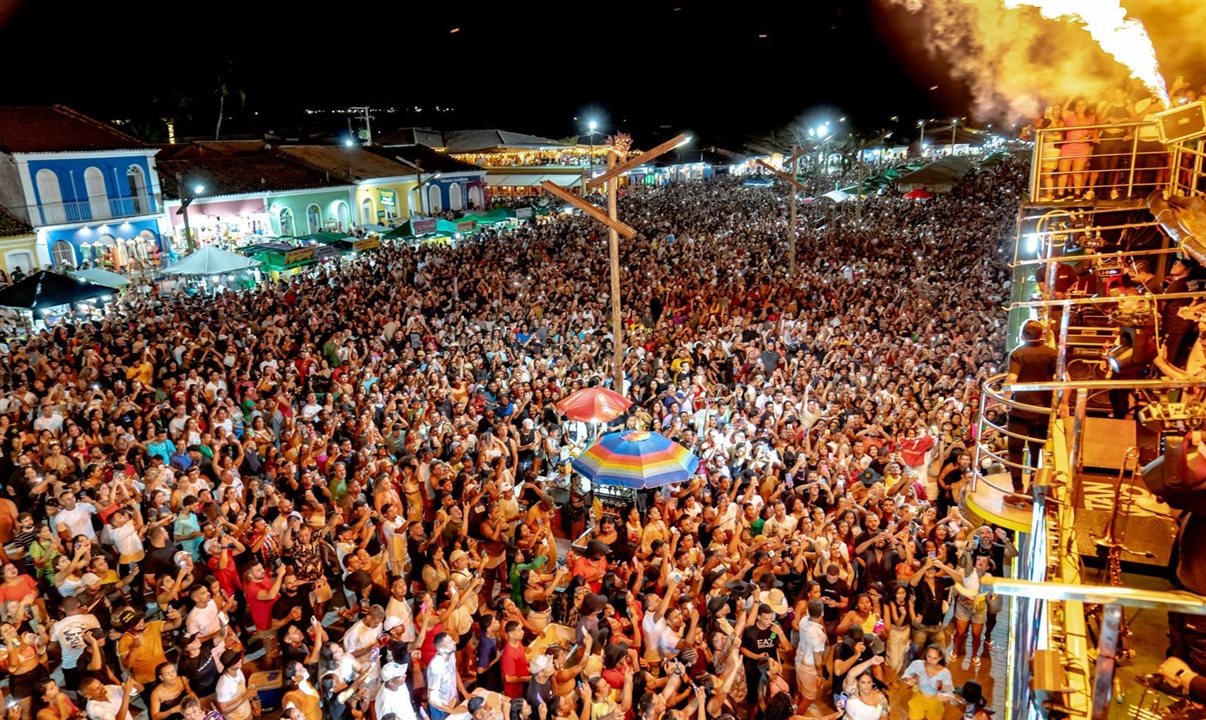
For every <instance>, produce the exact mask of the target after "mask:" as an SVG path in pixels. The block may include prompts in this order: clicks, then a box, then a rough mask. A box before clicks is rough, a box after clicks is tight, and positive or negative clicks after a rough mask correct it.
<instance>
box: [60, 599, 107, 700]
mask: <svg viewBox="0 0 1206 720" xmlns="http://www.w3.org/2000/svg"><path fill="white" fill-rule="evenodd" d="M63 612H65V613H67V615H66V617H64V618H63V619H62V620H58V621H56V622H55V623H54V625H52V626H51V627H50V643H51V644H52V645H55V644H57V645H58V646H59V649H60V651H61V656H62V667H63V678H64V681H65V683H66V685H67V687H79V686H80V677H81V676H80V672H79V671H78V670H77V668H78V665H79V661H80V657H81V656H82V655H83V654H84V649H85V648H87V647H88V640H87V639H86V638H85V634H86V633H87V632H88V631H90V630H95V629H97V628H99V627H100V621H99V620H97V619H96V616H95V615H93V614H92V613H87V612H84V608H82V607H80V601H79V600H77V599H76V598H74V597H68V598H64V599H63Z"/></svg>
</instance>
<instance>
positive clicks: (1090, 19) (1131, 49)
mask: <svg viewBox="0 0 1206 720" xmlns="http://www.w3.org/2000/svg"><path fill="white" fill-rule="evenodd" d="M1022 5H1028V6H1031V7H1035V8H1038V10H1039V13H1040V14H1042V16H1043V17H1045V18H1047V19H1049V20H1072V21H1076V22H1080V23H1082V24H1083V25H1084V26H1085V30H1087V31H1088V33H1089V35H1091V36H1092V37H1093V39H1094V40H1096V41H1097V44H1098V45H1100V46H1101V49H1102V50H1104V51H1106V52H1107V53H1109V54H1110V55H1111V56H1113V58H1114V59H1115V60H1117V61H1118V62H1119V63H1121V64H1122V65H1123V66H1125V67H1126V68H1127V69H1128V70H1130V72H1131V77H1133V78H1135V79H1136V80H1139V81H1140V82H1142V83H1143V84H1144V85H1146V86H1147V88H1148V89H1149V90H1151V91H1152V93H1154V94H1155V95H1156V97H1158V98H1160V99H1161V100H1162V101H1163V102H1164V106H1165V107H1168V106H1169V105H1170V103H1169V99H1168V87H1167V86H1166V85H1165V83H1164V76H1163V75H1161V74H1160V63H1159V61H1158V60H1157V59H1156V49H1155V48H1154V47H1153V46H1152V39H1151V37H1149V36H1148V34H1147V29H1146V28H1145V27H1143V23H1142V22H1140V21H1139V20H1138V19H1136V18H1128V17H1127V13H1126V9H1125V8H1123V7H1122V2H1121V0H1088V2H1085V1H1084V0H1005V7H1007V8H1009V9H1011V10H1012V9H1015V8H1017V7H1019V6H1022Z"/></svg>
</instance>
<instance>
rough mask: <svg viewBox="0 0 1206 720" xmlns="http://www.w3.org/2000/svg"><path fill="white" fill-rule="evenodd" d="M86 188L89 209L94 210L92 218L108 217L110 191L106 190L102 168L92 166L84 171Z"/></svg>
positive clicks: (102, 218) (101, 218)
mask: <svg viewBox="0 0 1206 720" xmlns="http://www.w3.org/2000/svg"><path fill="white" fill-rule="evenodd" d="M84 189H85V190H86V191H87V193H88V209H89V210H90V211H92V217H91V219H92V220H104V219H106V218H108V217H109V216H110V215H111V213H110V212H109V193H108V191H106V190H105V176H104V173H102V172H101V171H100V170H98V169H97V168H94V167H90V168H88V169H87V170H85V171H84Z"/></svg>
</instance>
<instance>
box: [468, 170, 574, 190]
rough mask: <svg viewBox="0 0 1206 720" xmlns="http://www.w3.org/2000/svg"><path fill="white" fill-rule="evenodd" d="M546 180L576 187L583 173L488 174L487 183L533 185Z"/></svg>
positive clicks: (499, 185)
mask: <svg viewBox="0 0 1206 720" xmlns="http://www.w3.org/2000/svg"><path fill="white" fill-rule="evenodd" d="M545 180H548V181H550V182H553V183H555V184H556V185H557V186H558V187H574V186H575V185H578V184H579V183H581V182H582V176H581V175H565V174H562V173H557V174H552V173H544V174H541V173H512V174H508V175H486V184H487V185H489V186H490V187H531V186H533V185H539V184H541V183H543V182H544V181H545Z"/></svg>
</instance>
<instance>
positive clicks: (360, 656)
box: [343, 605, 385, 663]
mask: <svg viewBox="0 0 1206 720" xmlns="http://www.w3.org/2000/svg"><path fill="white" fill-rule="evenodd" d="M384 622H385V608H383V607H381V606H380V605H374V606H372V607H371V608H369V613H368V615H366V616H365V617H364V619H363V620H360V621H359V622H357V623H356V624H355V625H353V626H352V627H350V628H348V631H347V633H345V634H344V636H343V649H344V650H346V651H347V652H348V653H350V654H351V655H352V656H354V657H355V658H356V659H357V660H359V661H361V662H365V658H368V657H369V656H373V657H372V658H371V660H370V662H374V663H375V662H376V659H377V658H376V656H375V654H374V653H376V651H377V648H378V647H379V646H378V645H377V639H378V638H380V637H381V633H382V632H384V629H383V628H382V623H384Z"/></svg>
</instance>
